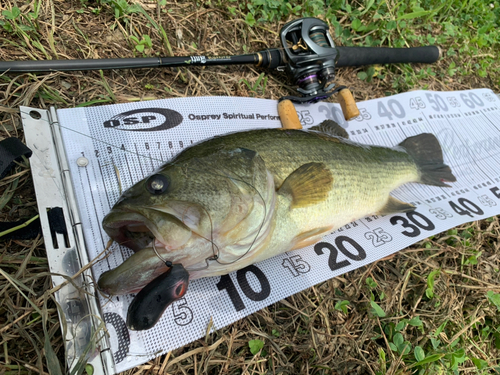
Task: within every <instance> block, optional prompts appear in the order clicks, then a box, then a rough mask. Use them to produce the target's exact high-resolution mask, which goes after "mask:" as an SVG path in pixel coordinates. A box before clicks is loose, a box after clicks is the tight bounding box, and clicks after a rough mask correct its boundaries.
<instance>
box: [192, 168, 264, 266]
mask: <svg viewBox="0 0 500 375" xmlns="http://www.w3.org/2000/svg"><path fill="white" fill-rule="evenodd" d="M195 160H196V161H197V162H199V163H202V162H201V161H200V160H199V159H195ZM202 164H203V163H202ZM208 167H209V168H210V169H213V168H212V167H210V166H208ZM188 169H189V170H193V171H196V172H204V173H208V172H207V171H206V170H197V169H195V168H188ZM217 172H219V171H217ZM213 174H214V175H215V176H219V177H224V178H227V179H229V180H234V181H240V182H243V183H244V184H246V185H248V186H250V187H251V188H252V189H253V190H255V192H256V193H257V194H258V196H259V198H260V199H261V200H262V204H263V206H264V218H263V219H262V222H261V224H260V226H259V229H258V230H257V234H256V235H255V237H254V239H253V241H252V243H251V244H250V246H249V247H248V249H247V251H245V253H244V254H242V255H241V256H239V257H238V258H236V259H235V260H233V261H231V262H228V263H224V262H221V261H220V256H219V254H220V249H219V247H218V246H217V245H216V244H215V242H214V241H213V223H212V219H211V217H210V214H209V213H208V212H207V210H206V209H205V208H204V207H202V208H203V209H204V210H205V212H207V215H208V216H209V218H210V224H211V241H210V242H211V243H212V244H213V245H215V247H216V248H217V254H216V253H215V252H214V255H213V257H211V258H207V259H206V261H207V266H208V260H215V261H216V262H217V263H219V264H221V265H230V264H233V263H235V262H237V261H239V260H240V259H242V258H243V257H244V256H246V255H247V254H248V253H249V252H250V250H251V249H252V247H253V245H254V244H255V242H256V241H257V238H258V237H259V234H260V232H261V231H262V228H263V227H264V224H265V222H266V219H267V215H268V211H267V205H266V201H265V200H264V197H263V196H262V194H261V193H260V191H259V190H258V189H257V188H256V187H255V186H253V185H252V184H250V183H248V182H246V181H245V180H243V179H242V178H241V177H240V176H238V175H237V177H240V178H239V179H238V178H233V177H230V176H227V175H221V174H218V173H213ZM203 238H204V237H203Z"/></svg>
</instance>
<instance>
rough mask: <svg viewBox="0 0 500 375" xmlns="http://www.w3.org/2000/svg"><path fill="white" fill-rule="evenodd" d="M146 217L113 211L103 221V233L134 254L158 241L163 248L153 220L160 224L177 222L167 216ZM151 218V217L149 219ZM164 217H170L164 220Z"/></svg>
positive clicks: (155, 214) (154, 215)
mask: <svg viewBox="0 0 500 375" xmlns="http://www.w3.org/2000/svg"><path fill="white" fill-rule="evenodd" d="M148 216H150V217H146V216H145V215H143V214H141V213H138V212H132V211H128V210H113V211H111V212H110V213H109V214H108V215H106V217H105V218H104V220H103V228H104V231H105V232H106V233H107V234H108V235H109V236H110V237H111V238H112V239H113V240H114V241H116V242H117V243H118V244H119V245H123V246H126V247H128V248H129V249H132V250H133V251H134V252H137V251H140V250H142V249H144V248H146V247H151V246H152V245H153V241H158V242H160V243H161V245H162V246H163V247H165V245H164V244H165V240H164V238H163V236H162V234H161V233H160V231H159V228H158V226H157V225H156V224H155V223H154V222H153V221H155V219H157V220H161V221H162V222H165V221H166V220H167V221H177V219H176V218H175V217H174V216H171V215H168V214H160V216H161V218H158V217H157V216H159V214H157V213H154V212H152V213H148ZM151 216H152V217H151ZM165 216H170V217H167V218H165Z"/></svg>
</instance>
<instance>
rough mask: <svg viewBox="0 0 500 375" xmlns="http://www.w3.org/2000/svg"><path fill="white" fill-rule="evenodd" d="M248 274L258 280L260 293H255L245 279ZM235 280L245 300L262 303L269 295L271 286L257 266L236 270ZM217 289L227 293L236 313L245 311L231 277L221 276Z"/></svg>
mask: <svg viewBox="0 0 500 375" xmlns="http://www.w3.org/2000/svg"><path fill="white" fill-rule="evenodd" d="M248 272H251V273H253V274H254V275H255V276H256V277H257V280H259V283H260V288H261V290H260V292H256V291H255V290H253V289H252V287H251V286H250V283H249V282H248V279H247V273H248ZM236 280H237V281H238V285H239V286H240V288H241V290H242V291H243V293H244V294H245V296H247V298H249V299H251V300H252V301H263V300H265V299H266V298H267V297H269V295H270V294H271V285H270V284H269V280H268V279H267V277H266V275H264V272H262V271H261V270H260V269H259V268H258V267H257V266H254V265H251V266H248V267H245V268H242V269H241V270H238V272H236ZM217 288H218V289H219V290H226V291H227V294H228V295H229V298H230V299H231V302H232V303H233V306H234V308H235V309H236V311H240V310H243V309H245V303H244V302H243V300H242V299H241V297H240V294H239V293H238V290H237V289H236V286H235V285H234V283H233V280H232V279H231V276H229V275H224V276H221V277H220V281H219V282H218V283H217Z"/></svg>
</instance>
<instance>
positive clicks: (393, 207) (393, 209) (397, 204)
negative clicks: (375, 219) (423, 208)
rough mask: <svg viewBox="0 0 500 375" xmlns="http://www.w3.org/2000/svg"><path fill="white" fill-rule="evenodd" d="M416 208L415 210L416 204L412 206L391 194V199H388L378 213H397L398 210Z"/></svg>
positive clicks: (408, 210) (407, 210)
mask: <svg viewBox="0 0 500 375" xmlns="http://www.w3.org/2000/svg"><path fill="white" fill-rule="evenodd" d="M414 210H415V206H412V205H411V204H409V203H406V202H403V201H400V200H399V199H397V198H394V197H393V196H390V195H389V199H388V200H387V203H386V204H385V206H384V207H382V208H381V209H380V210H379V211H378V212H377V213H378V214H379V215H389V214H395V213H398V212H410V211H414Z"/></svg>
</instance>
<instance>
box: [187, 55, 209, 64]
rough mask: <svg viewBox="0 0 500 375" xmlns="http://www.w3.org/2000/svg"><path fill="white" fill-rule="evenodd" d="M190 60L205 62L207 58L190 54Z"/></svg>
mask: <svg viewBox="0 0 500 375" xmlns="http://www.w3.org/2000/svg"><path fill="white" fill-rule="evenodd" d="M191 62H192V63H200V64H205V63H206V62H207V58H206V57H205V56H191Z"/></svg>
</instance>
